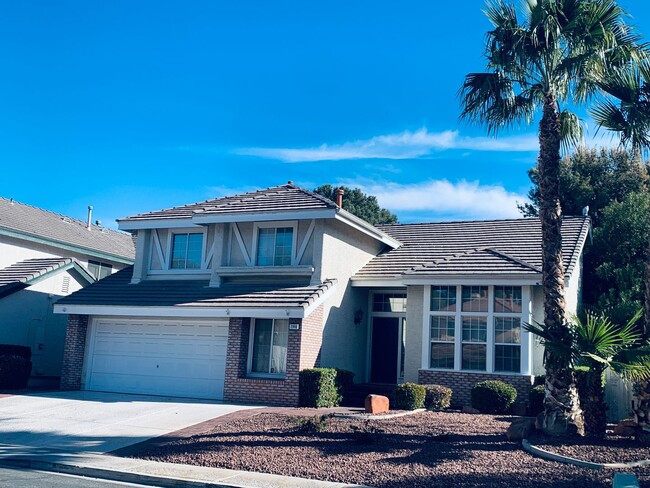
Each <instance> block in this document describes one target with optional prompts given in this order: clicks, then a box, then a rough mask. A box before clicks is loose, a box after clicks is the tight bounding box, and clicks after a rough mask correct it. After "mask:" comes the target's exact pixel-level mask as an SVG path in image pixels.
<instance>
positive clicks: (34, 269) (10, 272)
mask: <svg viewBox="0 0 650 488" xmlns="http://www.w3.org/2000/svg"><path fill="white" fill-rule="evenodd" d="M71 263H76V265H77V266H78V267H79V268H81V269H84V268H83V267H82V266H81V265H80V264H79V263H77V262H76V261H75V260H74V259H72V258H34V259H25V260H24V261H20V262H18V263H14V264H12V265H11V266H7V267H6V268H3V269H0V298H3V297H5V296H7V295H10V294H12V293H14V292H17V291H19V290H22V289H24V288H26V287H27V286H29V284H30V282H31V281H33V280H35V279H37V278H40V277H41V276H44V275H46V274H47V273H50V272H52V271H56V270H57V269H60V268H62V267H64V266H67V265H68V264H71ZM88 276H89V278H92V277H91V276H90V275H88Z"/></svg>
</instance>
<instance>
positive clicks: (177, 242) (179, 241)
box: [171, 234, 187, 269]
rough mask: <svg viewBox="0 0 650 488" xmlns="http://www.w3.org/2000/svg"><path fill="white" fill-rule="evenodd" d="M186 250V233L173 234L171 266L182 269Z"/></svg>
mask: <svg viewBox="0 0 650 488" xmlns="http://www.w3.org/2000/svg"><path fill="white" fill-rule="evenodd" d="M186 252H187V234H174V241H173V243H172V264H171V266H172V268H174V269H184V268H185V256H186Z"/></svg>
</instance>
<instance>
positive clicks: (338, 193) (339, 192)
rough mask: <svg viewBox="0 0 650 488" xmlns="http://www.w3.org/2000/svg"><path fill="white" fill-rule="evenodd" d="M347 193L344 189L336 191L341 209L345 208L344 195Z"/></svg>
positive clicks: (337, 201)
mask: <svg viewBox="0 0 650 488" xmlns="http://www.w3.org/2000/svg"><path fill="white" fill-rule="evenodd" d="M344 193H345V192H344V191H343V188H339V189H338V190H336V204H337V205H338V206H339V208H343V194H344Z"/></svg>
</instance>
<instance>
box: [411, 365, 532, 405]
mask: <svg viewBox="0 0 650 488" xmlns="http://www.w3.org/2000/svg"><path fill="white" fill-rule="evenodd" d="M533 379H534V377H533V376H528V375H506V374H488V373H470V372H460V371H431V370H427V369H421V370H420V371H419V372H418V383H420V384H421V385H427V384H437V385H443V386H446V387H448V388H451V389H452V391H453V394H452V397H451V404H452V406H456V407H460V406H465V405H471V404H472V396H471V391H472V386H474V385H475V384H476V383H478V382H480V381H485V380H499V381H503V382H504V383H508V384H510V385H512V386H514V387H515V388H516V390H517V401H516V404H517V405H520V406H522V405H526V403H527V402H528V392H529V391H530V387H531V385H532V384H533Z"/></svg>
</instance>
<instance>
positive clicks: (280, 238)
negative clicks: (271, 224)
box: [274, 227, 293, 266]
mask: <svg viewBox="0 0 650 488" xmlns="http://www.w3.org/2000/svg"><path fill="white" fill-rule="evenodd" d="M292 244H293V228H292V227H283V228H279V229H276V234H275V260H274V264H275V266H289V265H290V264H291V247H292Z"/></svg>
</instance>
